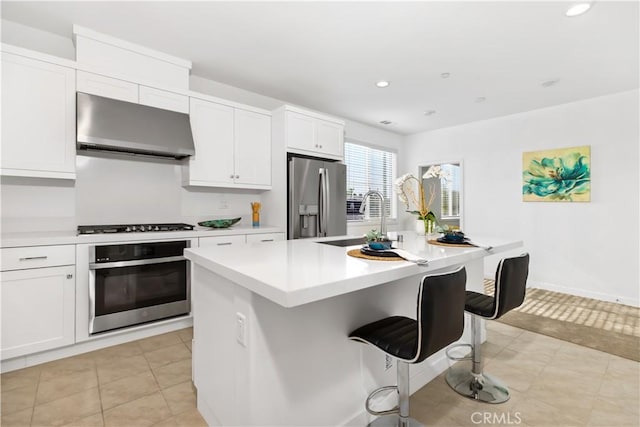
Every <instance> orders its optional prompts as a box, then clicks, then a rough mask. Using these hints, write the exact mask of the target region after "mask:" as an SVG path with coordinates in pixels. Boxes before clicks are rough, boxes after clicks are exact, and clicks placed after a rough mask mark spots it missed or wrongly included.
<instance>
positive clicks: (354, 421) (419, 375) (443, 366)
mask: <svg viewBox="0 0 640 427" xmlns="http://www.w3.org/2000/svg"><path fill="white" fill-rule="evenodd" d="M448 368H449V360H448V359H447V356H446V354H445V352H444V350H441V351H439V352H438V353H436V354H434V355H433V356H432V357H430V358H428V359H427V360H425V361H424V362H422V363H420V364H417V365H411V366H410V367H409V369H410V371H409V372H410V377H409V393H411V394H413V393H415V392H416V391H418V390H420V389H421V388H422V387H424V386H425V385H427V384H428V383H429V382H430V381H432V380H433V379H434V378H436V377H437V376H438V375H440V374H441V373H443V372H444V371H446V370H447V369H448ZM377 404H379V405H380V406H381V407H389V408H391V407H393V406H395V405H396V404H397V402H396V401H395V394H393V393H391V394H389V395H388V396H387V398H385V399H384V400H382V401H380V402H377ZM409 413H411V407H409ZM373 418H374V417H372V416H371V415H369V414H368V413H367V411H366V410H365V409H364V402H362V410H361V411H359V412H357V413H356V414H354V415H353V416H352V417H351V418H349V419H348V420H346V421H344V422H343V423H342V424H340V425H342V426H344V427H353V426H365V425H367V424H368V423H369V422H371V421H372V420H373Z"/></svg>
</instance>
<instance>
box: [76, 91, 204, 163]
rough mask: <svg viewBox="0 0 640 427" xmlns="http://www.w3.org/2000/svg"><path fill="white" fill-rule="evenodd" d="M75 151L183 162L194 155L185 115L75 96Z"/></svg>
mask: <svg viewBox="0 0 640 427" xmlns="http://www.w3.org/2000/svg"><path fill="white" fill-rule="evenodd" d="M77 128H78V134H77V147H78V149H80V150H105V151H116V152H121V153H132V154H142V155H150V156H160V157H173V158H175V159H183V158H185V157H188V156H191V155H193V154H195V149H194V145H193V136H192V134H191V124H190V122H189V115H188V114H184V113H178V112H175V111H168V110H162V109H160V108H154V107H148V106H146V105H140V104H133V103H131V102H124V101H118V100H115V99H109V98H103V97H101V96H96V95H88V94H86V93H82V92H78V93H77Z"/></svg>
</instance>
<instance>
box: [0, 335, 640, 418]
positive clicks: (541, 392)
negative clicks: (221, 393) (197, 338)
mask: <svg viewBox="0 0 640 427" xmlns="http://www.w3.org/2000/svg"><path fill="white" fill-rule="evenodd" d="M487 330H488V340H487V343H485V344H484V352H485V355H486V356H487V357H486V371H488V372H490V373H493V374H494V375H496V376H498V377H500V378H502V379H503V380H505V382H506V383H507V384H508V385H509V386H510V388H511V394H512V397H511V399H510V400H509V401H508V402H506V403H504V404H500V405H488V404H480V403H477V402H475V401H472V400H469V399H466V398H463V397H461V396H459V395H458V394H456V393H455V392H453V391H452V390H451V389H449V387H448V386H447V385H446V383H445V381H444V377H443V376H442V375H441V376H439V377H437V378H436V379H434V380H433V381H432V382H430V383H429V384H427V385H426V386H425V387H423V388H422V389H420V390H419V391H418V392H416V393H415V394H414V395H413V396H412V398H411V415H412V416H413V417H414V418H416V419H418V420H419V421H420V422H422V423H424V424H425V425H428V426H478V425H484V426H487V425H492V426H494V425H512V426H513V425H519V426H525V427H526V426H638V425H640V410H639V404H638V403H639V402H640V394H639V390H640V364H639V363H637V362H633V361H630V360H627V359H623V358H621V357H618V356H614V355H610V354H608V353H603V352H600V351H597V350H592V349H589V348H586V347H581V346H578V345H575V344H571V343H568V342H565V341H560V340H557V339H555V338H550V337H547V336H544V335H539V334H535V333H532V332H528V331H524V330H522V329H518V328H514V327H511V326H508V325H504V324H501V323H498V322H487ZM191 335H192V330H191V329H184V330H181V331H177V332H172V333H169V334H164V335H159V336H156V337H152V338H147V339H144V340H140V341H135V342H132V343H128V344H123V345H119V346H115V347H111V348H107V349H103V350H99V351H96V352H92V353H87V354H84V355H79V356H75V357H72V358H68V359H63V360H59V361H55V362H51V363H47V364H43V365H39V366H35V367H32V368H27V369H22V370H20V371H14V372H9V373H6V374H3V375H2V377H1V379H2V421H1V425H2V426H3V427H10V426H20V427H24V426H29V425H32V426H64V425H68V426H90V427H98V426H122V427H137V426H151V425H155V426H193V427H198V426H204V425H205V423H204V420H203V419H202V417H201V416H200V414H199V413H198V411H197V409H196V407H195V394H194V391H193V389H192V386H191V381H190V379H191V352H190V345H191ZM461 363H466V362H461Z"/></svg>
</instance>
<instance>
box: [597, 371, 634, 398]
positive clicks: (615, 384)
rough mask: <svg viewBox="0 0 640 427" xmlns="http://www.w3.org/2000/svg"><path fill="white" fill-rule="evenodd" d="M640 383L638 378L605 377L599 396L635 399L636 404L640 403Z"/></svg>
mask: <svg viewBox="0 0 640 427" xmlns="http://www.w3.org/2000/svg"><path fill="white" fill-rule="evenodd" d="M638 381H639V380H638V377H628V378H626V379H616V378H612V377H610V376H607V375H605V376H604V378H603V379H602V384H600V389H599V390H598V392H597V394H598V395H599V396H603V397H611V398H616V397H618V396H623V397H625V398H629V399H635V400H636V402H639V403H640V387H639V386H638Z"/></svg>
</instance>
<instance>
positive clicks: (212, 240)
mask: <svg viewBox="0 0 640 427" xmlns="http://www.w3.org/2000/svg"><path fill="white" fill-rule="evenodd" d="M244 243H245V238H244V235H239V236H215V237H200V247H201V248H207V247H211V246H231V245H239V244H244Z"/></svg>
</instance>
